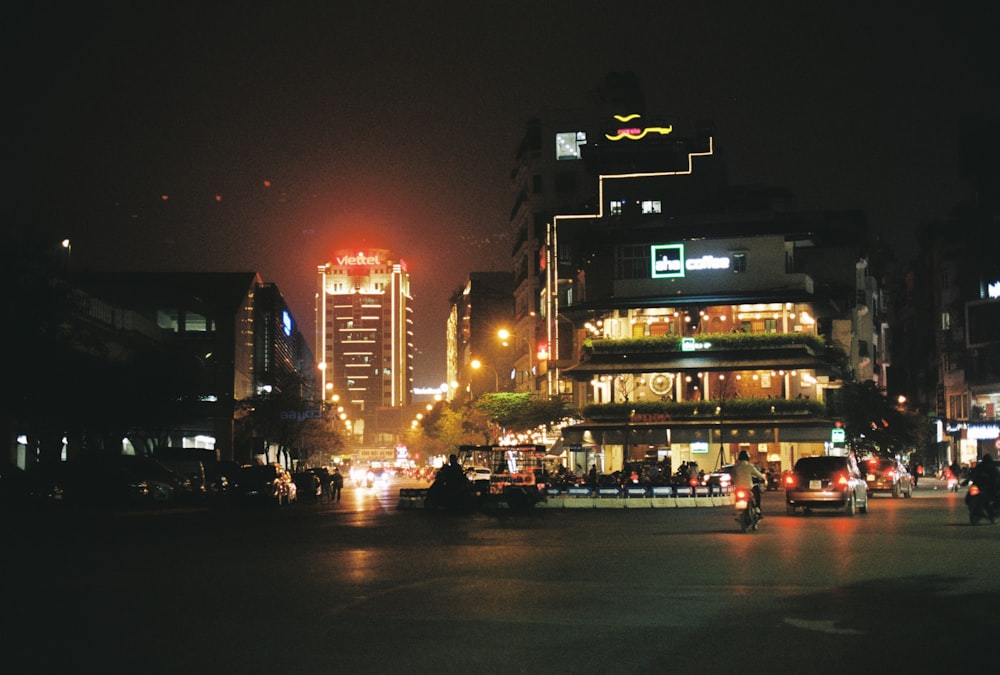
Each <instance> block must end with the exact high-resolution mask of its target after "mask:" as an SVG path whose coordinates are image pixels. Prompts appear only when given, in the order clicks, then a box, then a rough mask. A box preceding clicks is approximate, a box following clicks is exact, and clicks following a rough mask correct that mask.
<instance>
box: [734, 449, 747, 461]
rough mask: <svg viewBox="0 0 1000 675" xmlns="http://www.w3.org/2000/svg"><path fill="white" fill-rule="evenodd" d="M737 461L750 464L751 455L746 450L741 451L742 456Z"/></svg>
mask: <svg viewBox="0 0 1000 675" xmlns="http://www.w3.org/2000/svg"><path fill="white" fill-rule="evenodd" d="M737 459H738V460H740V461H741V462H742V461H743V460H744V459H745V460H746V461H748V462H749V461H750V453H748V452H747V451H746V450H740V456H739V457H737Z"/></svg>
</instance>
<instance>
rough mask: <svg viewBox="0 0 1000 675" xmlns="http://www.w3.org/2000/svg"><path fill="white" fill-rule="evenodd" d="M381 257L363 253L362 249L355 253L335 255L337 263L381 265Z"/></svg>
mask: <svg viewBox="0 0 1000 675" xmlns="http://www.w3.org/2000/svg"><path fill="white" fill-rule="evenodd" d="M381 264H382V259H381V258H380V257H379V256H378V255H365V253H364V251H359V252H358V254H357V255H341V256H337V265H381Z"/></svg>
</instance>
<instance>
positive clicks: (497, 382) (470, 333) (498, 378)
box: [447, 272, 520, 400]
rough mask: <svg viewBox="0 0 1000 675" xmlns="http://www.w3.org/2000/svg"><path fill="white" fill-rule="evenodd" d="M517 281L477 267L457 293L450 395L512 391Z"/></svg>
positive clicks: (451, 315)
mask: <svg viewBox="0 0 1000 675" xmlns="http://www.w3.org/2000/svg"><path fill="white" fill-rule="evenodd" d="M513 315H514V314H513V280H512V277H511V275H510V274H509V273H507V272H472V273H470V274H469V278H468V280H467V281H466V283H465V285H464V286H463V287H462V289H461V291H459V292H457V293H455V294H454V295H453V296H452V298H451V312H450V313H449V316H448V326H447V339H448V348H447V355H448V356H447V358H448V363H447V373H448V382H449V383H452V386H449V388H448V397H449V400H454V399H461V398H462V397H463V396H468V395H472V396H478V395H479V394H482V393H484V392H491V391H511V390H512V389H513V388H514V386H515V384H516V378H517V370H516V368H515V365H514V363H515V360H516V359H517V358H518V356H519V352H520V350H517V349H515V347H514V345H513V343H512V342H511V341H510V337H509V336H508V338H507V339H504V338H502V337H501V331H509V332H510V334H511V335H513V330H512V327H513Z"/></svg>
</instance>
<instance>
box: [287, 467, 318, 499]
mask: <svg viewBox="0 0 1000 675" xmlns="http://www.w3.org/2000/svg"><path fill="white" fill-rule="evenodd" d="M292 481H293V482H294V483H295V493H296V495H297V499H299V500H301V501H304V502H308V503H315V502H318V501H319V500H320V498H321V497H322V496H323V481H322V479H320V477H319V475H318V474H317V473H316V472H315V471H313V470H312V469H305V470H304V471H297V472H295V473H293V474H292Z"/></svg>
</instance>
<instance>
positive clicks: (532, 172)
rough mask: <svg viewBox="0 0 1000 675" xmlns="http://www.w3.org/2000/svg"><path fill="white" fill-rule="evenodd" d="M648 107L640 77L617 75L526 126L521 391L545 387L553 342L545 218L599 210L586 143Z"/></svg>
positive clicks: (514, 264)
mask: <svg viewBox="0 0 1000 675" xmlns="http://www.w3.org/2000/svg"><path fill="white" fill-rule="evenodd" d="M644 107H645V103H644V98H643V93H642V90H641V88H640V87H639V84H638V80H637V79H636V77H635V76H634V75H633V74H631V73H611V74H609V75H608V76H607V77H606V78H605V80H604V81H603V82H602V84H601V86H599V87H598V88H597V89H595V90H594V91H593V92H591V94H590V96H589V100H588V101H587V102H586V105H584V106H581V107H576V108H571V109H570V108H567V109H560V110H548V111H545V112H544V113H542V114H541V115H539V116H537V117H534V118H532V119H531V120H530V121H529V122H528V123H527V124H526V126H525V130H524V135H523V137H522V139H521V142H520V144H519V145H518V147H517V150H516V152H515V167H514V169H513V171H512V172H511V183H512V188H513V191H514V204H513V206H512V208H511V212H510V231H511V235H512V236H513V240H514V245H513V249H512V261H511V269H512V272H513V279H514V281H513V283H514V317H513V323H512V326H511V327H510V330H511V337H510V339H509V344H510V346H511V348H512V350H514V353H515V359H514V389H515V390H517V391H532V392H541V393H543V394H544V393H546V391H547V387H546V376H545V372H544V368H545V366H546V363H547V361H548V358H549V356H548V354H547V352H546V350H547V349H548V341H547V336H546V329H545V322H544V319H543V317H542V312H543V308H544V305H545V299H544V298H545V290H546V286H545V279H546V270H545V262H546V258H545V238H546V224H547V223H549V222H551V220H552V218H553V217H554V216H555V215H556V214H586V213H593V212H594V209H595V204H594V187H595V183H594V179H593V178H594V175H593V168H592V167H590V166H588V165H587V163H586V162H584V161H583V155H582V148H583V147H584V146H585V145H586V144H587V143H588V142H592V141H593V140H594V139H595V138H596V137H597V136H599V135H600V134H601V133H602V128H603V122H602V120H604V119H606V118H608V117H609V116H610V115H611V114H612V113H615V112H618V111H619V110H622V109H629V110H638V111H642V110H643V109H644Z"/></svg>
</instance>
